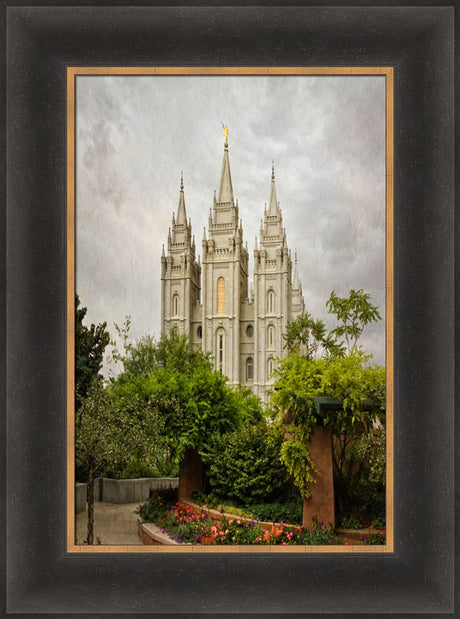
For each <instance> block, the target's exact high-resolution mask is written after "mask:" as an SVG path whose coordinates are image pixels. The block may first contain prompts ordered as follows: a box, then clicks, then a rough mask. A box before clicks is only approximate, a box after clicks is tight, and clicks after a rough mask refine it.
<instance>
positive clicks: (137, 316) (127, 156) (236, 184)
mask: <svg viewBox="0 0 460 619" xmlns="http://www.w3.org/2000/svg"><path fill="white" fill-rule="evenodd" d="M221 120H222V121H224V122H225V123H226V124H227V125H228V127H229V154H230V165H231V172H232V181H233V188H234V193H235V197H237V198H238V199H239V206H240V217H241V218H242V221H243V230H244V239H245V240H246V241H247V243H248V248H249V251H250V255H251V256H252V250H253V248H254V238H255V237H256V236H258V234H259V227H260V220H261V218H262V217H263V211H264V204H265V202H268V199H269V192H270V175H271V165H272V160H274V162H275V174H276V183H277V195H278V200H279V201H280V206H281V208H282V211H283V219H284V224H285V227H286V233H287V239H288V245H289V247H290V248H291V250H292V252H293V253H294V250H295V249H297V253H298V266H299V273H300V278H301V281H302V286H303V291H304V297H305V303H306V308H307V310H308V311H309V312H310V313H312V314H313V315H314V316H315V317H322V318H325V319H327V320H329V319H328V316H327V314H326V308H325V302H326V300H327V298H328V297H329V294H330V292H331V290H333V289H335V291H336V292H337V293H338V294H340V295H346V294H347V293H348V291H349V290H350V289H351V288H363V289H364V290H366V291H367V292H369V293H370V294H371V296H372V299H373V301H374V302H375V303H376V304H377V305H378V306H379V307H380V310H381V313H382V315H384V309H385V308H384V304H385V81H384V78H383V77H380V76H353V77H352V76H344V77H338V76H330V77H327V76H319V77H311V76H299V77H292V76H271V77H265V76H257V77H254V76H243V77H236V76H226V77H221V76H191V77H186V76H140V77H135V76H125V77H121V76H91V77H85V76H79V77H78V78H77V164H76V170H77V202H76V204H77V206H76V212H77V245H76V249H77V273H76V275H77V292H78V294H79V295H80V299H81V302H82V304H83V305H84V306H86V307H87V308H88V320H89V321H92V322H96V323H97V322H101V321H107V323H108V327H109V330H111V332H113V323H114V322H116V323H118V324H120V323H122V322H123V319H124V317H125V316H126V315H128V314H129V315H131V317H132V329H131V335H132V336H133V337H134V338H137V337H140V336H141V335H144V334H146V333H151V334H153V335H155V336H158V335H159V328H160V297H159V294H160V256H161V250H162V245H163V243H165V242H166V239H167V235H168V228H169V227H170V225H171V217H172V213H173V211H177V203H178V198H179V185H180V174H181V171H183V174H184V185H185V202H186V209H187V216H188V217H191V220H192V226H193V232H194V234H195V237H196V243H197V249H198V253H200V248H201V240H202V236H203V228H204V227H205V226H207V218H208V215H209V209H210V207H211V206H212V196H213V191H214V190H215V189H218V184H219V175H220V167H221V162H222V155H223V132H222V128H221V125H220V121H221ZM363 344H364V345H365V346H366V347H367V349H368V350H369V352H372V353H373V354H374V357H375V361H376V362H378V363H384V361H385V353H384V351H385V326H384V321H381V322H380V323H379V324H377V325H374V326H372V327H371V328H369V330H368V332H367V335H365V336H364V339H363Z"/></svg>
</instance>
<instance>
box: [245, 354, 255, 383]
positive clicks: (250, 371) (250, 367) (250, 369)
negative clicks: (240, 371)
mask: <svg viewBox="0 0 460 619" xmlns="http://www.w3.org/2000/svg"><path fill="white" fill-rule="evenodd" d="M246 380H254V359H253V358H252V357H248V360H247V361H246Z"/></svg>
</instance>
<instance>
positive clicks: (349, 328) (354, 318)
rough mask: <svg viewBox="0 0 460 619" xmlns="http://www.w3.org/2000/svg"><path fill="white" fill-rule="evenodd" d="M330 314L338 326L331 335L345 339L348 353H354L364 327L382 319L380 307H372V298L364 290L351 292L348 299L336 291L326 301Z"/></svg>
mask: <svg viewBox="0 0 460 619" xmlns="http://www.w3.org/2000/svg"><path fill="white" fill-rule="evenodd" d="M326 306H327V309H328V311H329V313H330V314H335V316H336V318H337V321H338V323H339V324H338V325H337V327H335V329H333V330H332V331H331V335H333V336H335V337H337V338H342V337H345V342H346V346H347V350H348V353H349V354H351V353H354V352H356V350H357V347H358V340H359V338H360V336H361V334H362V332H363V331H364V327H365V326H366V325H368V324H370V323H371V322H376V321H377V320H380V319H381V316H380V313H379V310H378V307H377V306H376V305H372V303H371V296H370V294H369V293H367V292H364V291H363V290H353V289H352V290H350V292H349V294H348V297H338V296H337V295H336V294H335V292H334V290H333V291H332V292H331V296H330V297H329V299H328V300H327V301H326Z"/></svg>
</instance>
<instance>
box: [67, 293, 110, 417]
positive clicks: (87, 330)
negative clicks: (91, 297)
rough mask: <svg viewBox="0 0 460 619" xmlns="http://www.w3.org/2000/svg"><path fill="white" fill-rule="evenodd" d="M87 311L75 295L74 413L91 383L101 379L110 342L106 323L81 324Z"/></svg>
mask: <svg viewBox="0 0 460 619" xmlns="http://www.w3.org/2000/svg"><path fill="white" fill-rule="evenodd" d="M87 311H88V310H87V308H86V307H80V299H79V297H78V295H75V411H78V409H79V408H80V406H81V404H82V402H83V400H84V398H85V397H86V394H87V393H88V392H89V390H90V388H91V385H92V384H93V382H94V381H95V380H97V379H99V378H101V376H100V374H99V372H100V370H101V367H102V361H103V356H104V350H105V348H106V346H107V344H108V343H109V340H110V336H109V333H108V332H107V331H106V327H107V323H105V322H102V323H100V324H98V325H97V327H96V326H95V325H94V324H91V326H90V327H87V326H86V325H84V324H83V320H84V318H85V316H86V313H87Z"/></svg>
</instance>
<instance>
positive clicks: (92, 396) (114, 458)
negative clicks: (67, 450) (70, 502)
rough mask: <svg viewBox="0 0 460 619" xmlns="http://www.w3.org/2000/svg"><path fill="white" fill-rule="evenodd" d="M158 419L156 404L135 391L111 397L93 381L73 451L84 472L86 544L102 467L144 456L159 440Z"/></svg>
mask: <svg viewBox="0 0 460 619" xmlns="http://www.w3.org/2000/svg"><path fill="white" fill-rule="evenodd" d="M159 430H160V421H159V419H158V414H157V410H156V408H155V406H154V405H153V404H152V403H151V402H150V401H149V400H148V399H147V400H144V399H142V398H139V397H138V395H137V394H135V393H130V394H125V396H124V397H121V398H120V397H118V398H113V397H112V394H111V393H110V391H109V390H108V389H107V388H104V386H103V384H102V381H95V382H94V383H93V385H92V387H91V388H90V390H89V392H88V394H87V396H86V397H85V399H84V400H83V402H82V405H81V407H80V414H79V416H78V418H77V421H76V426H75V432H76V441H75V452H76V462H77V465H79V466H80V469H83V470H86V471H87V484H88V524H87V538H86V541H87V543H88V544H93V541H94V485H95V479H96V477H97V476H98V475H99V474H101V473H102V471H103V470H104V468H105V467H107V466H113V465H114V464H116V463H117V462H119V461H120V460H128V461H129V459H132V458H136V457H137V458H146V457H149V455H150V454H151V453H152V451H153V450H154V449H155V446H156V443H157V442H158V436H159Z"/></svg>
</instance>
